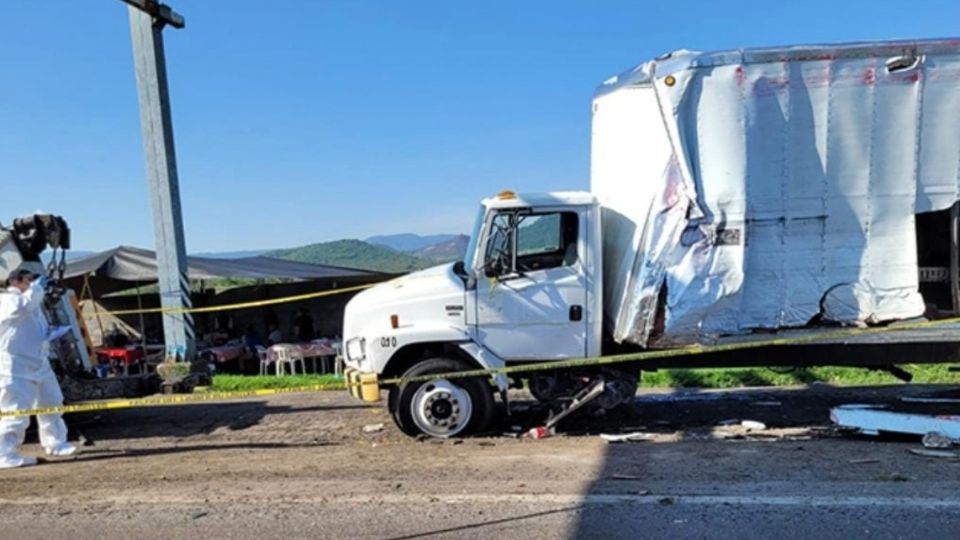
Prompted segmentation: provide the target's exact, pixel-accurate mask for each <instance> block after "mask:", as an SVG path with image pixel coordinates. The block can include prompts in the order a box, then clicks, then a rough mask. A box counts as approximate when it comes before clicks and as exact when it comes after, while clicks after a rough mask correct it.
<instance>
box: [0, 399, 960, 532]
mask: <svg viewBox="0 0 960 540" xmlns="http://www.w3.org/2000/svg"><path fill="white" fill-rule="evenodd" d="M952 390H953V389H952V388H947V387H892V388H884V389H879V390H878V389H855V390H849V389H843V390H840V389H833V388H828V387H816V388H811V389H782V390H769V391H739V392H720V393H716V392H708V393H683V394H659V395H645V396H641V397H640V399H638V402H637V404H636V406H635V407H634V408H633V409H631V410H630V411H627V412H626V413H624V414H621V415H619V416H612V417H609V418H605V419H602V420H582V421H579V422H577V421H574V423H572V424H569V425H567V426H566V430H565V431H566V432H567V433H568V434H567V435H565V436H561V437H556V438H551V439H544V440H538V441H530V440H518V439H514V438H510V437H503V436H492V435H491V436H486V437H477V438H471V439H466V440H463V441H446V442H416V441H413V440H410V439H407V438H406V437H404V436H402V435H401V434H399V433H398V432H397V431H396V430H394V429H393V428H392V426H391V425H390V424H389V423H388V420H387V417H386V415H385V414H384V413H383V412H382V411H381V410H379V409H377V408H370V407H367V406H365V405H363V404H359V403H355V402H352V401H350V400H349V398H347V397H346V396H344V395H342V394H339V393H324V394H313V395H296V396H279V397H277V398H275V399H268V400H258V401H254V402H244V403H224V404H203V405H195V406H183V407H174V408H154V409H148V410H138V411H135V410H130V411H118V412H114V413H105V414H103V415H101V416H77V417H74V418H73V419H72V420H73V427H74V432H81V433H83V434H84V435H85V436H86V437H88V438H89V439H92V440H93V441H94V442H95V443H94V445H93V446H88V447H85V448H84V450H85V452H84V454H83V455H81V456H79V457H78V458H76V459H72V460H68V461H66V462H57V463H51V462H47V463H43V464H41V465H40V466H38V467H34V468H30V469H23V470H15V471H4V472H2V473H0V516H2V519H0V523H2V524H0V538H46V539H59V538H63V539H69V540H78V539H86V538H91V539H93V538H98V539H99V538H172V537H180V538H196V537H204V538H239V539H263V538H281V537H282V538H468V537H469V538H474V537H523V538H725V539H726V538H764V539H766V538H778V539H790V538H811V537H816V538H818V539H831V538H838V539H840V538H842V539H851V538H954V537H956V536H957V534H958V532H960V489H958V488H960V481H958V478H957V476H958V474H957V473H958V471H960V463H957V462H954V461H950V460H943V459H933V458H925V457H920V456H915V455H912V454H909V453H908V452H907V450H908V449H910V448H917V447H919V444H918V442H917V441H916V440H910V439H874V438H867V437H859V436H851V435H847V434H841V433H836V432H834V431H833V430H830V429H828V427H829V426H828V420H827V411H828V408H829V406H830V405H832V404H836V403H842V402H850V401H858V402H864V401H869V402H892V401H895V398H896V396H897V395H902V394H906V393H909V394H911V395H944V394H943V393H944V392H949V391H952ZM536 414H537V413H535V412H532V411H530V410H528V411H526V412H521V413H519V414H518V415H517V416H515V417H514V418H513V419H512V422H516V423H521V424H523V423H526V424H533V423H536V421H537V420H538V418H537V416H536ZM727 418H743V419H746V418H749V419H755V420H761V421H763V422H765V423H766V424H768V426H770V429H766V430H762V431H746V430H742V429H738V428H724V427H718V424H719V423H720V421H721V420H724V419H727ZM381 422H382V423H384V424H385V428H384V430H383V431H381V432H377V433H373V434H364V433H363V432H362V427H363V426H365V425H370V424H377V423H381ZM506 428H508V429H509V426H506ZM617 429H627V430H637V429H642V430H643V431H644V432H647V433H651V434H652V435H651V440H649V441H644V442H637V443H627V444H608V443H606V442H604V441H603V440H601V439H600V438H599V437H598V436H597V432H599V431H604V432H610V431H614V430H617ZM27 450H28V452H33V453H36V451H37V447H36V445H35V444H31V445H28V447H27Z"/></svg>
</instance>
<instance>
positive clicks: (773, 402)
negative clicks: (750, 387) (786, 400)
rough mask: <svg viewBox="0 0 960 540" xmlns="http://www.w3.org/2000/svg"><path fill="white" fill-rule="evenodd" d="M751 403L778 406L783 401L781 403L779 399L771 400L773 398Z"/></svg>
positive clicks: (759, 405)
mask: <svg viewBox="0 0 960 540" xmlns="http://www.w3.org/2000/svg"><path fill="white" fill-rule="evenodd" d="M753 404H754V405H756V406H757V407H779V406H781V405H783V403H781V402H779V401H773V400H770V401H754V402H753Z"/></svg>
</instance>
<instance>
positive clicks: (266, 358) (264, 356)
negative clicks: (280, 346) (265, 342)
mask: <svg viewBox="0 0 960 540" xmlns="http://www.w3.org/2000/svg"><path fill="white" fill-rule="evenodd" d="M254 348H255V349H256V350H257V357H258V358H260V374H261V375H266V374H267V373H269V371H270V362H273V360H271V359H270V351H269V350H267V348H266V347H263V346H261V345H257V346H255V347H254Z"/></svg>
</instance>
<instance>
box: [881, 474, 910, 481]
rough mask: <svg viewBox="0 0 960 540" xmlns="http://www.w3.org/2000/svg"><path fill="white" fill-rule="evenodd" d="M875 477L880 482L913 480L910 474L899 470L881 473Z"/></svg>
mask: <svg viewBox="0 0 960 540" xmlns="http://www.w3.org/2000/svg"><path fill="white" fill-rule="evenodd" d="M875 479H876V480H878V481H880V482H909V481H910V480H911V478H910V477H909V476H907V475H905V474H900V473H897V472H895V473H885V474H879V475H877V476H876V477H875Z"/></svg>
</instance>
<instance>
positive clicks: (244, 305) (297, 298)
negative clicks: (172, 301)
mask: <svg viewBox="0 0 960 540" xmlns="http://www.w3.org/2000/svg"><path fill="white" fill-rule="evenodd" d="M379 283H383V282H378V283H367V284H365V285H355V286H353V287H342V288H339V289H330V290H328V291H318V292H312V293H305V294H297V295H294V296H285V297H283V298H270V299H267V300H253V301H250V302H238V303H236V304H224V305H222V306H204V307H193V308H164V307H158V308H146V309H123V310H119V311H100V310H96V311H94V312H93V313H92V314H91V315H95V316H100V315H113V316H118V315H140V314H143V315H148V314H157V313H160V314H171V313H213V312H216V311H232V310H237V309H249V308H255V307H263V306H272V305H276V304H286V303H290V302H301V301H303V300H312V299H314V298H323V297H324V296H333V295H336V294H343V293H348V292H356V291H362V290H364V289H369V288H370V287H373V286H375V285H378V284H379Z"/></svg>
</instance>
